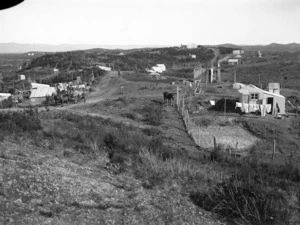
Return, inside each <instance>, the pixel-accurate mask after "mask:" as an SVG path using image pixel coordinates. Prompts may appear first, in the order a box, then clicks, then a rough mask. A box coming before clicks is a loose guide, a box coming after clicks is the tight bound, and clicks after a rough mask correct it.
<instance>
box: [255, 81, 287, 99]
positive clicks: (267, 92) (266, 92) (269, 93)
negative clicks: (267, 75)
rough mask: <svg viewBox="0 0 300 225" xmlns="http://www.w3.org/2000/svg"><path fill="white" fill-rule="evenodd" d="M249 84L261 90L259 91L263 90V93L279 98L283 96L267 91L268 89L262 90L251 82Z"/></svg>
mask: <svg viewBox="0 0 300 225" xmlns="http://www.w3.org/2000/svg"><path fill="white" fill-rule="evenodd" d="M249 86H250V87H253V88H255V89H256V90H259V91H261V92H263V93H265V94H268V95H273V96H276V97H280V98H285V97H284V96H283V95H280V94H275V93H273V92H269V91H265V90H262V89H260V88H258V87H256V86H254V85H253V84H249Z"/></svg>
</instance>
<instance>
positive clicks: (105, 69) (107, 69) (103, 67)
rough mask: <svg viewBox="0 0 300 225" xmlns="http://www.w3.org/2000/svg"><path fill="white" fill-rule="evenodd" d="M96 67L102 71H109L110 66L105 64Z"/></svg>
mask: <svg viewBox="0 0 300 225" xmlns="http://www.w3.org/2000/svg"><path fill="white" fill-rule="evenodd" d="M98 68H99V69H101V70H104V71H111V68H110V67H107V66H98Z"/></svg>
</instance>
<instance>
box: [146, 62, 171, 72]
mask: <svg viewBox="0 0 300 225" xmlns="http://www.w3.org/2000/svg"><path fill="white" fill-rule="evenodd" d="M146 71H147V72H149V73H152V72H154V73H162V72H164V71H166V66H165V65H164V64H156V65H155V66H152V67H151V69H146Z"/></svg>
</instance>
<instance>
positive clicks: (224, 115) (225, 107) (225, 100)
mask: <svg viewBox="0 0 300 225" xmlns="http://www.w3.org/2000/svg"><path fill="white" fill-rule="evenodd" d="M224 116H226V98H225V101H224Z"/></svg>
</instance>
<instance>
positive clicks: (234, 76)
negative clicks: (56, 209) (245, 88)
mask: <svg viewBox="0 0 300 225" xmlns="http://www.w3.org/2000/svg"><path fill="white" fill-rule="evenodd" d="M233 83H236V70H235V71H234V74H233Z"/></svg>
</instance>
